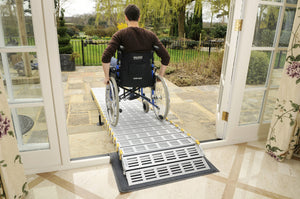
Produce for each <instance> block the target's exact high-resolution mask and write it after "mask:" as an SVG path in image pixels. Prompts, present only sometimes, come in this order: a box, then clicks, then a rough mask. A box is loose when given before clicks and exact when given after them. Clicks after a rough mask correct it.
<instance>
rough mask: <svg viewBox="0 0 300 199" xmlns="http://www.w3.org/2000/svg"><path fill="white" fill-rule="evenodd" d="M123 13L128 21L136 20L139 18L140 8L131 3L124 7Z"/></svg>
mask: <svg viewBox="0 0 300 199" xmlns="http://www.w3.org/2000/svg"><path fill="white" fill-rule="evenodd" d="M125 15H126V17H127V19H128V20H129V21H138V20H139V18H140V9H139V8H138V7H137V6H136V5H133V4H130V5H128V6H127V7H126V8H125Z"/></svg>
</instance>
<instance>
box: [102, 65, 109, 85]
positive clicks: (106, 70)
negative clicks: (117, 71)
mask: <svg viewBox="0 0 300 199" xmlns="http://www.w3.org/2000/svg"><path fill="white" fill-rule="evenodd" d="M109 65H110V63H102V66H103V72H104V82H103V83H104V84H105V85H107V84H108V83H109Z"/></svg>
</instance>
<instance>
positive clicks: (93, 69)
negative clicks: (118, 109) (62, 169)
mask: <svg viewBox="0 0 300 199" xmlns="http://www.w3.org/2000/svg"><path fill="white" fill-rule="evenodd" d="M62 79H63V87H64V96H65V108H66V113H67V114H66V115H67V126H68V135H69V143H70V152H71V157H72V158H77V157H84V156H93V155H99V154H104V153H109V152H113V151H115V148H114V146H113V144H112V142H111V139H110V137H109V136H108V133H107V132H105V130H104V129H103V128H102V127H100V126H97V122H98V109H97V107H96V104H95V102H94V101H93V100H92V97H91V94H90V90H91V88H95V87H104V84H103V79H104V74H103V70H102V67H101V66H85V67H78V66H77V68H76V71H75V72H62ZM167 85H168V88H169V92H170V98H171V110H170V113H169V116H168V118H169V119H170V120H172V121H174V122H175V123H176V124H178V125H179V126H180V127H182V128H184V129H185V130H186V131H187V132H189V133H191V134H192V136H193V137H195V138H196V139H199V140H200V141H201V140H209V139H214V138H216V135H215V131H216V128H215V121H216V119H215V118H216V116H215V110H216V104H217V97H218V86H216V85H213V86H196V87H177V86H176V85H174V84H172V83H171V82H169V81H167ZM141 108H142V106H141Z"/></svg>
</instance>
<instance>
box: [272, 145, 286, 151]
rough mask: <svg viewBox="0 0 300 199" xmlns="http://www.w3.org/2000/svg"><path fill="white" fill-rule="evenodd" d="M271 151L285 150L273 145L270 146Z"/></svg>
mask: <svg viewBox="0 0 300 199" xmlns="http://www.w3.org/2000/svg"><path fill="white" fill-rule="evenodd" d="M270 151H272V152H277V151H283V150H281V149H280V148H278V147H276V146H273V147H271V148H270Z"/></svg>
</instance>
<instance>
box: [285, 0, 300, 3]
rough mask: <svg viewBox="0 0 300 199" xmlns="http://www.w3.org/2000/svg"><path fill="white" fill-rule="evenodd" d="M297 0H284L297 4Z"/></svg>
mask: <svg viewBox="0 0 300 199" xmlns="http://www.w3.org/2000/svg"><path fill="white" fill-rule="evenodd" d="M297 2H298V0H286V3H290V4H297Z"/></svg>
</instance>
